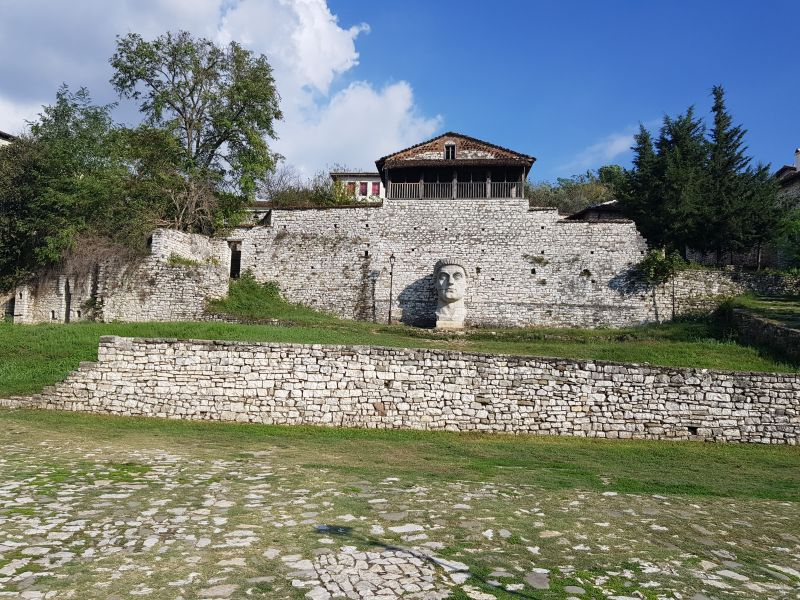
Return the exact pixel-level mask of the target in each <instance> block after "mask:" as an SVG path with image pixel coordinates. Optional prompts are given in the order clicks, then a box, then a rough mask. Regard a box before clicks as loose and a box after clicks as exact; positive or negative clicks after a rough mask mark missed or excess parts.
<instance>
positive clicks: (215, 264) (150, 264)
mask: <svg viewBox="0 0 800 600" xmlns="http://www.w3.org/2000/svg"><path fill="white" fill-rule="evenodd" d="M229 272H230V251H229V249H228V244H227V242H226V241H225V240H213V239H209V238H208V237H206V236H202V235H195V234H187V233H182V232H179V231H172V230H166V229H160V230H157V231H155V232H153V237H152V242H151V253H150V254H149V255H148V256H146V257H143V258H141V259H138V260H131V261H121V260H112V261H104V262H102V263H100V264H98V265H97V266H96V268H94V269H92V270H91V271H90V272H87V273H80V274H59V273H54V274H49V273H43V274H42V275H40V276H39V277H38V278H37V279H35V280H33V281H31V282H29V283H27V284H25V285H21V286H18V287H17V289H16V290H15V292H14V293H15V301H14V322H15V323H20V324H32V323H45V322H58V323H63V322H66V321H80V320H86V319H89V318H93V319H97V320H100V321H116V320H119V321H191V320H195V319H198V320H199V319H200V318H201V317H202V316H203V311H204V308H205V303H206V300H207V299H208V298H221V297H223V296H225V295H226V294H227V293H228V277H229Z"/></svg>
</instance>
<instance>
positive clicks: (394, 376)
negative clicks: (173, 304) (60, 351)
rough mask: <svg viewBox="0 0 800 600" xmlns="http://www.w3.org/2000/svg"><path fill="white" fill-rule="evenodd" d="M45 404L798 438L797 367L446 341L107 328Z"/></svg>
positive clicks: (244, 416)
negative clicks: (296, 340) (554, 354)
mask: <svg viewBox="0 0 800 600" xmlns="http://www.w3.org/2000/svg"><path fill="white" fill-rule="evenodd" d="M98 357H99V359H98V362H97V363H89V364H84V365H82V366H81V368H80V369H79V370H78V371H76V372H74V373H72V374H71V375H70V376H69V377H68V378H67V379H66V380H65V381H64V382H62V383H60V384H58V385H56V386H55V387H54V388H52V389H49V390H46V391H45V392H44V393H43V394H42V396H41V398H40V399H39V400H38V402H40V403H41V406H42V407H43V408H52V409H61V410H75V411H84V412H95V413H111V414H119V415H142V416H153V417H168V418H180V419H199V420H221V421H243V422H254V423H276V424H294V425H329V426H330V425H337V426H349V427H367V428H386V429H394V428H407V429H430V430H449V431H487V432H489V431H494V432H505V433H535V434H549V435H571V436H581V437H603V438H649V439H685V440H688V439H694V440H708V441H725V442H753V443H765V444H793V445H796V444H797V443H798V441H799V440H800V406H799V405H798V397H800V379H798V376H797V375H790V374H771V373H734V372H721V371H708V370H705V369H685V368H669V367H653V366H645V365H625V364H614V363H608V362H602V361H592V360H564V359H556V358H533V357H514V356H497V355H484V354H475V353H462V352H452V351H444V350H428V349H418V350H411V349H396V348H379V347H365V346H352V347H351V346H321V345H297V344H270V343H253V342H223V341H202V340H192V341H176V340H142V339H130V338H118V337H104V338H101V340H100V348H99V352H98Z"/></svg>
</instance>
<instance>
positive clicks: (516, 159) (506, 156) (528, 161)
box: [375, 131, 536, 171]
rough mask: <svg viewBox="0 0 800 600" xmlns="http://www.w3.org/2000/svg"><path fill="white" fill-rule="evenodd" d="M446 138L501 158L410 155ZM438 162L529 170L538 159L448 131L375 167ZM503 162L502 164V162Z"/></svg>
mask: <svg viewBox="0 0 800 600" xmlns="http://www.w3.org/2000/svg"><path fill="white" fill-rule="evenodd" d="M446 138H457V139H460V140H462V141H465V142H467V143H470V144H471V145H472V146H473V147H474V148H481V147H482V148H485V149H486V150H495V151H499V153H500V155H501V156H499V157H494V158H491V159H489V158H486V159H481V158H471V159H456V160H454V161H444V160H443V159H440V158H436V159H429V158H424V157H417V156H414V155H413V154H410V153H411V152H412V151H413V150H417V149H419V150H422V149H423V148H424V147H425V146H428V145H434V143H435V142H437V141H441V140H444V139H446ZM403 155H406V158H405V159H404V158H401V156H403ZM434 160H435V161H436V162H437V163H438V164H450V163H452V164H458V165H466V164H467V162H466V161H467V160H470V161H472V162H474V163H476V164H477V163H482V164H486V162H487V161H492V162H494V163H496V164H502V163H505V164H521V165H525V166H526V167H527V168H530V166H531V165H532V164H533V163H534V162H535V161H536V158H534V157H533V156H529V155H527V154H522V153H520V152H515V151H514V150H510V149H509V148H504V147H503V146H498V145H497V144H492V143H490V142H486V141H484V140H479V139H478V138H474V137H470V136H468V135H464V134H463V133H458V132H455V131H448V132H446V133H443V134H441V135H437V136H436V137H434V138H431V139H429V140H425V141H424V142H420V143H419V144H414V145H413V146H409V147H408V148H403V149H402V150H398V151H397V152H393V153H392V154H387V155H386V156H382V157H381V158H379V159H378V160H377V161H375V165H376V166H377V167H378V171H383V167H384V165H386V164H387V163H388V164H393V165H395V166H398V165H403V166H415V165H417V164H422V163H424V164H430V163H431V162H432V161H434ZM501 161H502V162H501Z"/></svg>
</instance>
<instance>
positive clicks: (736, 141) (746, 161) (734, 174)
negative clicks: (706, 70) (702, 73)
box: [698, 86, 780, 264]
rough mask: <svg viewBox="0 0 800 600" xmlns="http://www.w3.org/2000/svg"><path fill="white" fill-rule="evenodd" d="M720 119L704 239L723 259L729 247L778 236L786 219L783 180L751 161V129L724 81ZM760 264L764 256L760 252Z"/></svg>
mask: <svg viewBox="0 0 800 600" xmlns="http://www.w3.org/2000/svg"><path fill="white" fill-rule="evenodd" d="M712 95H713V97H714V103H713V106H712V109H711V110H712V112H713V114H714V124H713V127H712V129H711V134H710V138H709V160H708V181H707V184H708V189H707V192H706V194H705V200H706V204H705V206H706V214H705V222H706V223H707V225H708V227H707V231H706V236H705V238H704V243H703V244H700V245H699V246H698V247H699V248H702V249H704V250H710V251H712V252H714V253H715V254H716V256H717V262H718V263H719V262H721V257H722V255H723V253H725V252H728V251H732V252H741V251H745V250H748V249H751V248H754V247H757V248H758V249H759V252H760V247H761V245H762V244H763V243H764V242H766V241H769V240H770V239H772V238H774V237H775V235H776V233H777V229H778V226H779V222H780V211H779V206H778V201H777V184H776V182H775V181H774V178H772V177H770V174H769V168H768V167H765V166H763V165H758V166H757V167H756V168H753V167H751V164H750V163H751V159H750V158H749V157H748V156H746V154H745V152H746V150H747V148H746V146H745V145H744V136H745V134H746V130H745V129H743V128H742V126H741V125H734V124H733V118H732V117H731V115H730V114H729V113H728V111H727V109H726V107H725V92H724V90H723V89H722V87H721V86H714V88H713V89H712ZM759 264H760V258H759Z"/></svg>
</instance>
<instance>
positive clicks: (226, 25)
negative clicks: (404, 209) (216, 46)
mask: <svg viewBox="0 0 800 600" xmlns="http://www.w3.org/2000/svg"><path fill="white" fill-rule="evenodd" d="M3 12H4V14H3V19H2V20H0V55H2V56H7V57H11V56H13V57H14V60H7V61H2V62H1V63H0V81H3V95H2V96H0V129H2V130H5V131H9V132H12V133H13V132H15V131H18V130H20V129H21V128H22V127H23V123H22V122H21V121H22V120H23V119H25V118H31V117H32V116H34V115H35V114H36V113H38V112H39V111H40V107H41V105H42V104H48V103H51V102H52V101H53V99H54V97H55V92H56V90H57V89H58V86H59V85H60V84H61V83H62V82H66V83H67V84H69V85H70V87H72V88H73V89H76V88H78V87H80V86H87V87H88V88H89V89H90V91H91V92H92V94H93V96H94V98H95V100H96V101H98V102H109V101H112V100H114V97H113V92H112V91H111V88H110V84H109V83H108V79H109V78H110V76H111V69H110V67H109V65H108V58H109V57H110V56H111V54H112V53H113V50H114V36H115V35H117V34H120V35H124V34H126V33H128V32H131V31H134V32H137V33H140V34H142V35H143V36H144V37H146V38H152V37H155V36H157V35H159V34H160V33H163V32H164V31H167V30H176V29H187V30H189V31H192V32H193V33H195V34H196V35H203V36H207V37H211V38H213V39H216V40H217V41H219V42H227V41H229V40H237V41H239V42H240V43H242V44H243V45H245V46H246V47H248V48H249V49H251V50H253V51H255V52H257V53H263V54H265V55H266V56H267V58H268V59H269V61H270V64H272V66H273V68H274V74H275V80H276V85H277V88H278V91H279V93H280V95H281V109H282V110H283V113H284V121H283V122H281V123H279V124H278V125H277V132H278V135H279V138H280V139H279V140H278V141H276V142H274V143H273V144H272V145H273V146H274V148H275V149H276V150H277V151H278V152H280V153H281V154H283V155H284V156H286V159H287V162H289V163H291V164H294V165H296V166H298V167H299V168H300V169H301V170H302V171H303V172H305V173H306V174H310V173H312V172H313V171H315V170H317V169H321V168H324V167H325V166H326V165H328V164H332V163H334V162H337V163H343V164H350V165H353V166H361V167H369V166H370V165H372V163H373V161H374V160H375V159H376V158H378V157H379V156H381V155H382V154H385V153H387V152H389V151H391V150H393V149H397V148H400V147H403V146H406V145H410V144H412V143H415V142H417V141H420V140H421V139H423V138H425V137H428V136H430V135H432V134H433V132H434V131H435V130H436V129H437V128H439V127H440V125H441V117H438V116H435V117H425V116H423V115H420V114H419V113H418V111H417V109H416V107H415V103H414V97H413V91H412V88H411V85H410V84H409V83H408V82H405V81H400V82H396V83H392V84H390V85H382V84H383V82H367V81H356V82H354V83H351V84H350V85H349V86H348V87H346V88H344V89H341V90H338V91H337V90H335V84H336V81H337V79H338V78H340V77H341V76H342V75H343V74H345V73H347V72H348V71H351V70H352V69H353V68H354V67H356V66H357V65H358V59H359V55H358V51H357V49H356V42H357V40H358V36H359V35H363V34H366V33H368V32H369V27H368V26H367V25H366V24H363V23H356V24H352V25H348V26H346V27H343V26H341V25H340V24H339V23H338V20H337V17H336V15H334V14H332V13H331V11H330V9H329V8H328V6H327V3H326V2H325V0H119V1H115V2H111V3H109V2H104V1H103V0H84V1H82V2H77V3H75V2H63V3H62V2H52V1H48V0H11V1H10V5H4V8H3ZM332 90H333V91H332ZM32 107H33V108H32ZM130 115H131V109H130V108H123V109H122V110H121V111H120V115H119V118H122V119H126V120H127V119H128V118H129V117H130Z"/></svg>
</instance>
